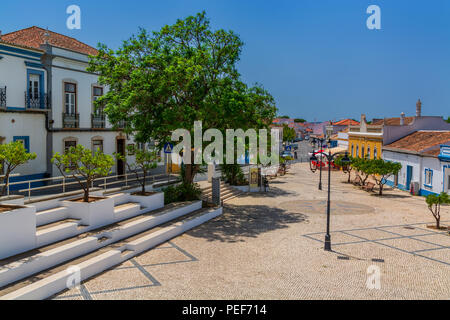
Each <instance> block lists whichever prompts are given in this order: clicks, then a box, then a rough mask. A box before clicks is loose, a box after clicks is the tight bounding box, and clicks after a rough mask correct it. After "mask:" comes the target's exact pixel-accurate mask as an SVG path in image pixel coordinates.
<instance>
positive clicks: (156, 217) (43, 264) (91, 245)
mask: <svg viewBox="0 0 450 320" xmlns="http://www.w3.org/2000/svg"><path fill="white" fill-rule="evenodd" d="M201 206H202V203H201V201H195V202H185V203H177V204H171V205H168V206H165V207H164V208H162V209H158V210H154V211H149V212H146V213H144V214H142V215H140V216H137V217H133V218H129V219H126V220H122V221H120V222H117V223H114V224H112V225H109V226H106V227H103V228H100V229H97V230H93V231H86V232H84V233H83V234H79V235H77V236H75V237H72V238H70V239H66V240H63V241H59V242H56V243H53V244H51V245H47V246H46V247H41V248H40V249H36V250H32V251H29V252H26V253H23V254H20V255H17V256H14V257H11V258H8V259H4V260H0V287H4V286H6V285H8V284H10V283H13V282H15V281H18V280H21V279H23V278H25V277H28V276H31V275H33V274H35V273H38V272H41V271H42V270H45V269H48V268H52V267H54V266H56V265H58V264H61V263H64V262H65V261H68V260H70V259H74V258H77V257H79V256H81V255H85V254H87V253H89V252H92V251H95V250H98V249H100V248H102V247H104V246H107V245H110V244H112V243H114V242H117V241H120V240H122V239H124V238H128V237H131V236H133V235H135V234H138V233H141V232H144V231H146V230H148V229H151V228H154V227H157V226H158V225H161V224H164V223H167V222H169V221H171V220H173V219H179V218H180V217H183V216H185V215H187V214H190V213H191V212H194V211H196V210H199V209H200V208H201ZM60 225H63V224H60ZM52 227H53V226H52ZM42 230H46V229H45V228H44V229H42Z"/></svg>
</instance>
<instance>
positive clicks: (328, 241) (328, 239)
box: [310, 150, 350, 251]
mask: <svg viewBox="0 0 450 320" xmlns="http://www.w3.org/2000/svg"><path fill="white" fill-rule="evenodd" d="M319 153H320V154H321V157H322V156H325V157H326V158H327V160H328V200H327V233H326V235H325V251H331V235H330V216H331V162H332V161H333V160H334V158H335V157H336V156H338V155H342V154H345V155H344V158H343V159H342V164H343V168H344V171H345V170H346V168H347V166H346V165H348V164H349V163H350V159H349V158H348V152H345V153H344V152H337V153H335V154H331V151H329V153H328V154H326V153H325V152H323V151H322V150H320V152H318V153H313V155H312V157H311V159H310V162H313V161H317V160H318V159H317V157H316V154H319ZM313 172H314V171H313Z"/></svg>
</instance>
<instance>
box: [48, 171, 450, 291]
mask: <svg viewBox="0 0 450 320" xmlns="http://www.w3.org/2000/svg"><path fill="white" fill-rule="evenodd" d="M324 181H325V184H324V190H326V186H327V185H326V181H327V175H326V173H325V174H324ZM345 181H346V177H345V176H344V175H343V174H342V173H340V172H333V173H332V188H331V189H332V202H331V205H332V218H331V230H332V234H331V236H332V243H333V250H334V251H333V252H325V251H324V250H323V239H324V231H325V223H326V216H325V212H326V195H327V194H326V191H318V190H317V186H318V174H312V173H311V172H310V171H309V167H308V165H307V164H300V163H299V164H295V165H293V166H292V169H291V171H290V173H289V174H288V175H286V176H284V177H280V178H278V179H277V180H274V181H272V182H271V185H270V188H271V190H270V193H268V194H265V195H263V194H247V195H244V196H241V197H239V198H235V199H233V200H232V201H230V202H229V203H227V204H226V207H225V210H224V215H223V216H221V217H219V218H217V219H215V220H213V221H210V222H208V223H206V224H204V225H202V226H200V227H198V228H196V229H194V230H191V231H190V232H188V233H187V234H185V235H183V236H181V237H178V238H175V239H173V240H172V241H170V242H168V243H165V244H163V245H161V246H160V247H158V248H156V249H153V250H150V251H148V252H146V253H144V254H142V255H140V256H138V257H136V258H134V259H132V260H130V261H127V262H126V263H124V264H122V265H120V266H118V267H116V268H114V269H112V270H109V271H107V272H105V273H103V274H101V275H99V276H97V277H95V278H93V279H91V280H89V281H86V282H85V283H83V285H82V286H81V287H80V289H73V290H70V291H67V292H64V293H62V294H60V295H58V296H57V297H56V299H450V236H448V235H447V234H446V233H445V232H437V231H435V230H433V229H429V228H427V225H431V224H433V223H434V220H433V217H432V216H431V213H430V212H429V211H428V209H427V207H426V204H425V201H424V199H423V198H420V197H412V196H410V195H408V194H406V193H404V192H401V191H397V190H390V189H388V190H386V195H385V196H383V197H381V198H380V197H378V196H376V195H375V194H369V193H367V192H364V191H361V190H359V189H358V188H356V187H354V186H352V185H349V184H346V183H344V182H345ZM442 211H443V212H442V215H443V221H445V222H444V223H443V224H444V225H450V208H449V207H444V208H443V210H442ZM374 266H375V267H374ZM373 270H379V271H380V277H379V284H380V289H369V288H368V287H367V285H366V283H367V280H368V279H369V278H370V279H372V280H373V274H368V271H369V272H373ZM370 283H374V282H370Z"/></svg>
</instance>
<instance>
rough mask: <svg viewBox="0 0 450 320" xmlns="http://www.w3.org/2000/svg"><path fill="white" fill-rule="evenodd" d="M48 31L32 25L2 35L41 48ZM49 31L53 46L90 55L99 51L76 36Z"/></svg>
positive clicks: (24, 44) (9, 40) (10, 40)
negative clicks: (75, 37)
mask: <svg viewBox="0 0 450 320" xmlns="http://www.w3.org/2000/svg"><path fill="white" fill-rule="evenodd" d="M46 31H47V30H45V29H42V28H39V27H30V28H27V29H22V30H18V31H14V32H10V33H7V34H5V35H2V40H4V41H6V42H10V43H14V44H18V45H22V46H27V47H31V48H35V49H39V48H40V46H41V45H43V44H44V43H45V41H46V37H45V36H44V34H45V32H46ZM48 33H49V35H50V36H49V37H48V39H47V41H48V43H49V44H50V45H52V46H55V47H60V48H63V49H68V50H72V51H75V52H79V53H83V54H90V55H96V54H97V52H98V51H97V49H95V48H93V47H91V46H89V45H87V44H85V43H83V42H80V41H78V40H76V39H74V38H71V37H68V36H65V35H62V34H60V33H56V32H53V31H50V30H49V31H48Z"/></svg>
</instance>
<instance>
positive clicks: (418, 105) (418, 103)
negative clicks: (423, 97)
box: [416, 99, 422, 117]
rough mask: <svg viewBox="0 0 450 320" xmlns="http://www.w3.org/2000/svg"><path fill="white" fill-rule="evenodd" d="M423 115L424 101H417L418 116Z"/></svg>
mask: <svg viewBox="0 0 450 320" xmlns="http://www.w3.org/2000/svg"><path fill="white" fill-rule="evenodd" d="M421 116H422V101H420V99H419V101H417V104H416V117H421Z"/></svg>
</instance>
